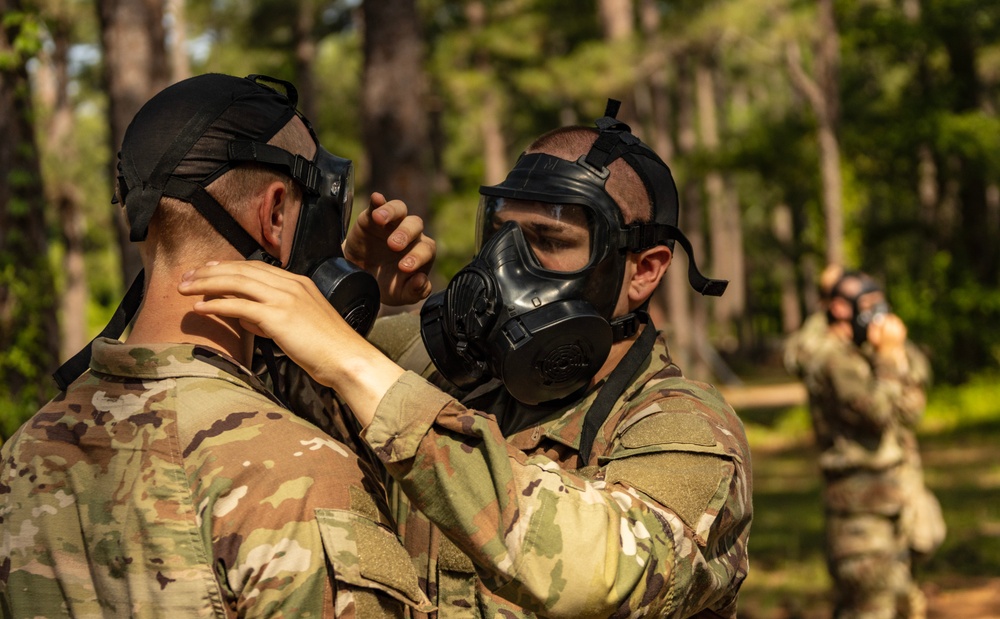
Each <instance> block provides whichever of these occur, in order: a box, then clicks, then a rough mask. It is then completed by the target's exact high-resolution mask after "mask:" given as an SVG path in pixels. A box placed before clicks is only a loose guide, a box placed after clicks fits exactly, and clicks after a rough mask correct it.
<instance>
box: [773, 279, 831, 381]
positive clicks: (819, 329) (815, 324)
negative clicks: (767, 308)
mask: <svg viewBox="0 0 1000 619" xmlns="http://www.w3.org/2000/svg"><path fill="white" fill-rule="evenodd" d="M843 275H844V267H842V266H840V265H839V264H828V265H827V266H826V268H825V269H823V272H822V273H820V275H819V286H817V288H818V291H819V307H818V308H817V309H816V311H814V312H813V313H811V314H809V316H807V317H806V319H805V320H804V321H802V325H801V326H800V327H799V329H798V331H796V332H795V333H792V334H791V335H790V336H788V339H787V340H786V341H785V356H784V362H785V369H786V370H788V373H789V374H792V375H794V376H798V377H799V378H801V377H802V372H803V370H804V369H805V365H806V363H808V361H809V359H810V357H812V354H813V352H814V351H815V350H816V347H817V346H818V345H819V342H821V341H822V340H823V336H825V335H826V329H827V326H828V325H829V320H828V318H827V313H828V312H829V307H830V295H831V293H832V292H833V287H834V286H835V285H837V282H838V281H840V278H841V277H842V276H843Z"/></svg>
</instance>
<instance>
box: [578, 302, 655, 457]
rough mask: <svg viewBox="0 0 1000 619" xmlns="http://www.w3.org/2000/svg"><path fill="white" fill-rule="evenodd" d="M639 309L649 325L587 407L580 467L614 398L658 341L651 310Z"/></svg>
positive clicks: (617, 396) (619, 393) (641, 316)
mask: <svg viewBox="0 0 1000 619" xmlns="http://www.w3.org/2000/svg"><path fill="white" fill-rule="evenodd" d="M637 313H638V314H639V315H640V320H641V321H642V322H643V323H644V324H645V325H646V328H645V329H643V330H642V333H641V334H639V339H637V340H636V341H635V343H633V344H632V347H631V348H629V349H628V352H627V353H625V357H624V358H622V360H621V362H620V363H619V364H618V365H617V366H615V369H614V370H612V372H611V375H610V376H608V379H607V381H605V383H604V386H603V387H601V392H600V393H598V394H597V398H596V399H595V400H594V404H593V405H592V406H591V407H590V410H588V411H587V415H586V417H584V420H583V431H582V432H581V433H580V449H579V451H580V466H581V467H584V466H587V465H588V464H589V463H590V452H591V450H592V449H593V446H594V439H595V438H597V433H598V432H599V431H600V430H601V426H602V425H604V422H605V421H606V420H607V418H608V415H609V414H611V408H612V407H613V406H614V404H615V402H617V401H618V398H619V397H621V394H622V393H624V392H625V389H626V388H627V387H628V384H629V381H631V380H632V378H633V377H634V376H635V375H636V373H637V372H638V371H639V368H640V367H642V364H643V362H645V361H646V359H647V358H648V357H649V353H650V352H652V350H653V344H654V343H655V342H656V327H655V326H654V325H653V321H652V320H650V318H649V314H647V313H645V312H637Z"/></svg>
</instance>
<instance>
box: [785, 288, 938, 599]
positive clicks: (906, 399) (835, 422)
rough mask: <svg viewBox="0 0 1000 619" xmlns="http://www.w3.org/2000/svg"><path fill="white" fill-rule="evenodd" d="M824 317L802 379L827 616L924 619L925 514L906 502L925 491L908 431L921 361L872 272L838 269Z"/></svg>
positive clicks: (917, 408) (920, 384)
mask: <svg viewBox="0 0 1000 619" xmlns="http://www.w3.org/2000/svg"><path fill="white" fill-rule="evenodd" d="M828 314H829V325H828V328H827V331H826V334H825V336H824V337H823V338H822V339H821V340H819V341H818V342H817V344H816V347H815V349H814V350H813V352H812V354H811V357H810V358H809V359H808V360H807V362H806V364H805V368H804V373H805V383H806V387H807V389H808V391H809V397H810V409H811V413H812V420H813V426H814V430H815V434H816V442H817V444H818V446H819V450H820V455H819V466H820V470H821V472H822V474H823V480H824V490H823V499H824V505H825V516H826V543H827V548H826V550H827V561H828V567H829V570H830V574H831V576H832V578H833V583H834V587H835V597H836V606H835V613H834V616H835V617H836V618H837V619H861V618H864V619H896V618H897V617H906V618H922V617H924V616H925V607H926V602H925V600H924V596H923V594H922V593H921V591H920V590H919V588H918V587H917V586H916V584H915V583H914V582H913V579H912V575H911V559H912V557H911V541H912V539H913V538H914V530H913V528H912V527H913V520H914V519H913V518H912V511H913V510H914V509H923V508H922V507H921V506H916V505H915V504H914V502H913V501H912V498H913V497H914V495H916V494H920V493H922V492H926V490H925V489H924V488H923V481H922V475H921V471H920V456H919V453H918V450H917V444H916V435H915V433H914V427H915V426H916V424H917V422H918V420H919V419H920V417H921V415H922V414H923V410H924V404H925V395H924V392H925V388H926V384H927V381H928V376H929V373H928V365H927V362H926V359H925V358H924V357H923V355H922V354H920V353H919V352H918V351H917V349H916V347H915V346H913V345H912V344H910V343H909V342H908V341H907V339H906V327H905V326H904V324H903V322H902V321H901V320H900V319H899V318H898V317H897V316H895V315H894V314H892V313H891V312H890V308H889V305H888V303H887V302H886V298H885V295H884V293H883V291H882V290H881V288H880V287H879V286H878V285H877V284H876V283H875V282H874V280H872V279H871V278H870V277H869V276H867V275H864V274H861V273H857V272H846V273H844V275H843V276H842V277H841V278H840V280H839V281H838V282H837V284H836V285H835V286H834V287H833V291H832V294H831V298H830V301H829V309H828ZM928 494H929V493H928ZM931 500H933V497H932V496H931ZM934 504H935V505H936V501H934ZM939 516H940V514H939V513H938V517H939ZM942 524H943V523H942ZM937 543H940V540H938V541H937Z"/></svg>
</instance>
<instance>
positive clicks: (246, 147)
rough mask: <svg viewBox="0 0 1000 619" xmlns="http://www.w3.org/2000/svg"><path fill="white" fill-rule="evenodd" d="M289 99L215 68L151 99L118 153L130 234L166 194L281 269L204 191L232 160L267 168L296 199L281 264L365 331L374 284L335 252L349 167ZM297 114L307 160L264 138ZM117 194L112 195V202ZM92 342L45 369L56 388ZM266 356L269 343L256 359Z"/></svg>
mask: <svg viewBox="0 0 1000 619" xmlns="http://www.w3.org/2000/svg"><path fill="white" fill-rule="evenodd" d="M297 102H298V92H297V91H296V89H295V87H294V86H293V85H292V84H290V83H289V82H286V81H283V80H279V79H275V78H270V77H267V76H263V75H250V76H247V77H246V78H238V77H234V76H229V75H221V74H207V75H200V76H196V77H192V78H189V79H186V80H183V81H181V82H178V83H176V84H174V85H172V86H169V87H168V88H166V89H164V90H163V91H161V92H160V93H159V94H157V95H156V96H154V97H153V98H152V99H150V100H149V101H148V102H147V103H146V104H145V105H144V106H143V107H142V109H140V110H139V112H138V113H137V114H136V115H135V118H133V120H132V122H131V124H130V125H129V127H128V129H127V130H126V131H125V137H124V140H123V142H122V149H121V151H120V152H119V153H118V173H119V176H118V196H120V198H121V202H123V203H124V207H125V213H126V216H127V218H128V221H129V227H130V240H131V241H132V242H142V241H145V240H146V236H147V233H148V228H149V222H150V220H151V219H152V217H153V213H154V212H155V211H156V208H157V206H158V204H159V202H160V199H161V198H163V197H171V198H176V199H178V200H181V201H184V202H187V203H190V204H191V205H192V206H193V207H194V209H195V210H196V211H197V212H198V213H200V215H201V216H202V217H204V218H205V219H206V220H207V221H208V222H209V223H210V224H211V225H212V227H213V228H215V230H216V231H217V232H218V233H219V234H220V235H222V237H223V238H224V239H226V240H227V241H228V242H229V243H230V244H231V245H232V246H233V247H234V248H236V250H237V251H238V252H239V253H240V254H242V255H243V257H244V258H246V259H247V260H262V261H264V262H267V263H269V264H273V265H278V266H280V260H279V259H278V258H275V257H274V256H272V255H270V254H269V253H267V251H265V250H264V248H263V247H261V245H260V244H259V243H258V242H257V241H256V240H255V239H254V238H253V236H252V235H250V233H248V232H247V231H246V230H245V229H243V227H242V226H240V224H239V223H238V222H237V221H236V220H235V219H234V218H233V216H232V215H231V214H230V213H229V212H228V211H227V210H226V209H225V208H223V207H222V205H221V204H219V202H218V201H217V200H216V199H215V198H213V197H212V195H211V194H209V193H208V191H206V189H205V188H206V187H207V186H208V185H209V184H210V183H212V181H214V180H216V179H217V178H219V177H220V176H222V175H223V174H224V173H225V172H227V171H229V170H231V169H233V168H235V167H237V166H239V165H244V164H257V165H261V166H264V167H266V168H270V169H273V170H276V171H278V172H281V173H282V174H285V175H287V176H288V177H290V178H291V179H292V180H293V181H294V182H295V183H296V184H297V185H298V186H299V187H300V188H301V190H302V196H303V197H302V206H301V208H300V210H299V218H298V222H297V224H296V229H295V236H294V238H293V240H292V248H291V253H290V256H289V260H288V264H287V265H286V267H285V268H286V269H287V270H289V271H290V272H292V273H296V274H299V275H306V276H309V277H310V278H311V279H312V280H313V281H314V282H315V283H316V285H317V287H318V288H319V290H320V292H322V293H323V294H324V296H326V298H327V300H328V301H330V303H331V304H332V305H333V306H334V307H335V308H336V309H337V310H338V311H339V312H340V313H341V315H343V316H344V318H345V320H346V321H347V322H348V324H350V325H351V326H352V327H353V328H354V329H355V330H357V331H359V332H361V333H367V332H368V330H369V329H370V328H371V325H372V323H373V322H374V319H375V315H376V314H377V313H378V306H379V291H378V284H377V282H376V281H375V279H374V277H372V276H371V275H369V274H368V273H365V272H363V271H361V270H360V269H358V268H357V267H355V266H354V265H352V264H350V263H349V262H347V260H346V259H345V258H344V257H343V250H342V243H343V241H344V238H345V236H346V234H347V226H348V225H349V222H350V216H351V207H352V202H353V199H354V195H353V192H354V187H353V185H354V168H353V165H352V163H351V161H350V160H348V159H343V158H341V157H337V156H335V155H332V154H331V153H329V152H327V151H326V150H325V149H324V148H323V147H322V146H320V144H319V140H318V139H317V137H316V133H315V131H314V130H313V128H312V125H311V124H310V123H309V121H308V120H307V119H306V118H305V117H303V116H302V115H301V114H300V113H299V112H298V110H297V109H296V107H295V106H296V103H297ZM296 116H298V118H299V119H301V120H302V122H303V123H304V124H305V126H306V128H307V129H308V131H309V134H310V135H311V136H312V139H313V142H315V144H316V155H315V156H314V157H313V158H312V160H309V159H306V158H305V157H303V156H301V155H297V154H293V153H291V152H289V151H286V150H284V149H283V148H279V147H277V146H273V145H269V144H267V142H268V141H269V140H271V138H273V137H274V135H275V134H276V133H278V131H280V130H281V129H282V128H283V127H284V126H285V125H286V124H288V122H289V121H290V120H292V118H294V117H296ZM118 196H116V197H115V198H114V199H113V200H112V201H113V202H118ZM143 279H144V274H143V273H142V272H140V273H139V275H138V277H136V280H135V281H134V282H133V283H132V286H131V287H130V288H129V290H128V292H127V293H126V295H125V298H124V299H123V301H122V303H121V305H119V307H118V309H117V310H116V311H115V314H114V316H113V317H112V319H111V322H110V323H109V324H108V326H107V327H105V329H104V331H102V333H101V334H100V335H99V336H98V337H111V338H117V337H120V336H121V334H122V333H123V332H124V331H125V328H126V327H127V326H128V324H129V323H130V322H131V320H132V318H133V317H134V316H135V313H136V311H137V310H138V308H139V305H140V304H141V301H142V294H143ZM92 344H93V342H91V343H90V344H88V345H87V347H86V348H84V349H83V350H81V351H80V352H79V353H77V355H76V356H74V357H73V358H72V359H70V360H69V361H67V362H66V363H65V364H64V365H63V366H62V367H60V368H59V370H57V371H56V373H55V374H54V375H53V376H54V378H55V379H56V382H57V383H58V385H59V387H60V389H66V387H67V386H68V385H69V383H71V382H72V381H73V380H75V379H76V378H77V377H79V376H80V375H81V374H82V373H83V372H84V371H86V369H87V367H88V365H89V362H90V350H91V345H92ZM268 352H270V348H269V347H267V350H265V356H269V355H267V353H268Z"/></svg>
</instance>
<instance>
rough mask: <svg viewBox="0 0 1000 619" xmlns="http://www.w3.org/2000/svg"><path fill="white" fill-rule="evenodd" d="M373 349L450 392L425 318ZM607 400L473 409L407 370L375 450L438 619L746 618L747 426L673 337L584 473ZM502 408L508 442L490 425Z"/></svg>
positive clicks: (495, 394)
mask: <svg viewBox="0 0 1000 619" xmlns="http://www.w3.org/2000/svg"><path fill="white" fill-rule="evenodd" d="M386 324H390V325H391V328H386V327H385V325H386ZM371 339H372V341H373V342H374V343H376V344H377V345H380V346H381V347H382V348H383V350H385V351H386V352H387V353H388V354H389V355H390V356H392V357H394V358H396V359H398V360H400V362H401V364H402V365H404V366H408V367H409V368H412V369H415V370H418V371H420V372H421V373H423V374H425V375H426V376H427V377H428V378H430V379H431V380H434V381H439V380H440V377H439V376H438V375H437V374H436V372H434V371H433V366H431V365H430V363H429V361H428V360H427V357H426V353H423V354H421V353H422V346H421V345H420V337H419V335H418V334H417V326H416V320H415V317H406V316H400V317H398V318H396V317H394V318H393V319H390V320H389V321H387V322H383V323H382V324H381V325H380V326H379V327H377V328H376V330H375V331H374V332H373V334H372V336H371ZM597 391H598V389H597V388H595V389H593V390H591V392H589V393H588V394H587V395H586V396H585V397H584V398H583V399H581V400H579V401H577V402H576V403H575V404H573V405H570V406H564V407H561V408H549V409H545V408H543V407H536V408H533V409H523V408H521V407H520V406H518V405H517V403H516V402H514V401H513V400H511V399H509V397H508V396H507V395H506V392H505V391H504V390H503V389H502V388H500V387H499V386H498V385H494V386H493V388H492V389H491V388H485V389H480V390H477V392H473V393H472V394H470V395H469V397H467V398H466V399H465V400H464V402H465V404H466V405H467V406H466V405H463V404H461V403H459V402H458V401H456V400H455V399H453V398H452V397H450V396H449V395H446V394H445V393H442V392H441V391H439V390H437V389H434V388H433V387H432V386H431V385H430V384H428V382H427V381H426V380H425V379H424V378H421V377H420V376H417V375H416V374H415V373H413V372H408V373H407V374H405V375H404V376H403V377H402V378H401V379H400V380H399V382H397V384H396V385H394V386H393V387H392V388H391V389H390V391H389V393H387V394H386V396H385V397H384V398H383V400H382V402H381V404H380V405H379V408H378V411H377V413H376V417H375V420H374V421H373V422H372V423H371V425H370V426H369V427H368V428H367V429H366V430H365V438H366V440H367V441H368V442H369V443H370V444H371V446H372V447H373V448H374V450H375V452H376V453H377V454H378V456H379V457H380V458H381V459H382V460H383V461H384V462H385V464H386V466H387V467H388V470H389V472H391V474H392V477H393V478H394V480H395V481H394V483H393V484H392V486H391V487H392V493H391V494H392V500H393V502H394V510H395V512H396V515H397V524H398V527H399V532H400V535H401V536H402V537H403V539H404V543H405V545H406V547H407V549H408V550H409V551H410V553H411V555H412V556H413V558H414V561H415V563H416V565H417V570H418V573H419V574H420V577H421V581H422V584H423V585H424V587H425V589H426V591H427V592H428V595H429V597H430V599H431V601H432V602H434V603H436V604H437V605H438V607H439V610H438V616H439V617H441V618H442V619H443V618H445V617H530V616H534V613H538V614H541V615H545V616H550V617H608V616H615V617H626V616H631V615H640V614H647V615H649V616H658V617H735V616H736V602H737V593H738V591H739V588H740V585H741V583H742V582H743V580H744V578H745V577H746V574H747V569H748V561H747V552H746V551H747V538H748V535H749V529H750V520H751V510H752V507H751V484H752V475H751V468H750V452H749V447H748V445H747V441H746V436H745V434H744V430H743V426H742V423H741V422H740V420H739V418H738V417H737V416H736V415H735V413H734V412H733V411H732V409H731V408H730V407H729V406H728V405H727V404H726V403H725V402H724V401H723V399H722V397H721V396H720V395H719V393H718V392H717V391H715V389H713V388H712V387H710V386H709V385H705V384H702V383H696V382H693V381H690V380H687V379H685V378H683V377H682V376H681V372H680V370H679V369H678V368H677V367H676V366H675V365H673V364H672V363H671V362H670V358H669V356H668V354H667V349H666V345H665V343H664V341H663V339H662V336H661V337H659V338H657V342H656V345H655V348H654V350H653V352H652V354H651V355H650V359H649V361H648V362H646V363H645V364H644V365H643V367H642V368H640V370H639V372H638V374H637V376H636V378H635V379H634V380H633V382H632V384H631V385H630V386H629V387H628V388H627V389H626V391H625V392H624V393H623V394H622V396H621V397H620V398H619V399H618V402H617V403H616V405H615V406H614V407H613V408H612V411H611V414H610V415H609V417H608V419H607V421H606V422H605V423H604V425H603V426H602V427H601V430H600V432H599V433H598V436H597V437H596V439H595V441H594V446H593V450H592V455H591V459H590V461H589V462H580V461H579V454H578V446H579V442H580V434H581V427H582V423H583V419H584V415H585V414H586V411H587V410H588V408H589V407H590V406H591V405H592V403H593V401H594V399H595V397H596V395H597ZM498 407H501V408H504V407H505V408H506V409H507V410H506V411H505V412H504V416H503V418H504V425H505V426H509V427H508V428H507V429H508V431H507V432H505V433H503V432H501V429H500V427H499V426H498V424H497V421H496V418H495V417H494V416H493V415H488V414H486V413H482V412H479V410H486V409H488V410H498ZM477 409H478V410H477ZM505 434H506V438H505ZM400 490H402V492H400ZM403 492H405V495H404V494H403ZM428 519H429V520H428ZM430 521H433V523H434V525H432V524H431V522H430ZM435 525H436V526H435ZM441 531H444V532H445V533H446V534H447V537H445V536H444V535H442V533H441ZM470 557H471V560H470ZM473 562H474V563H473ZM474 565H475V567H474Z"/></svg>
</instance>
